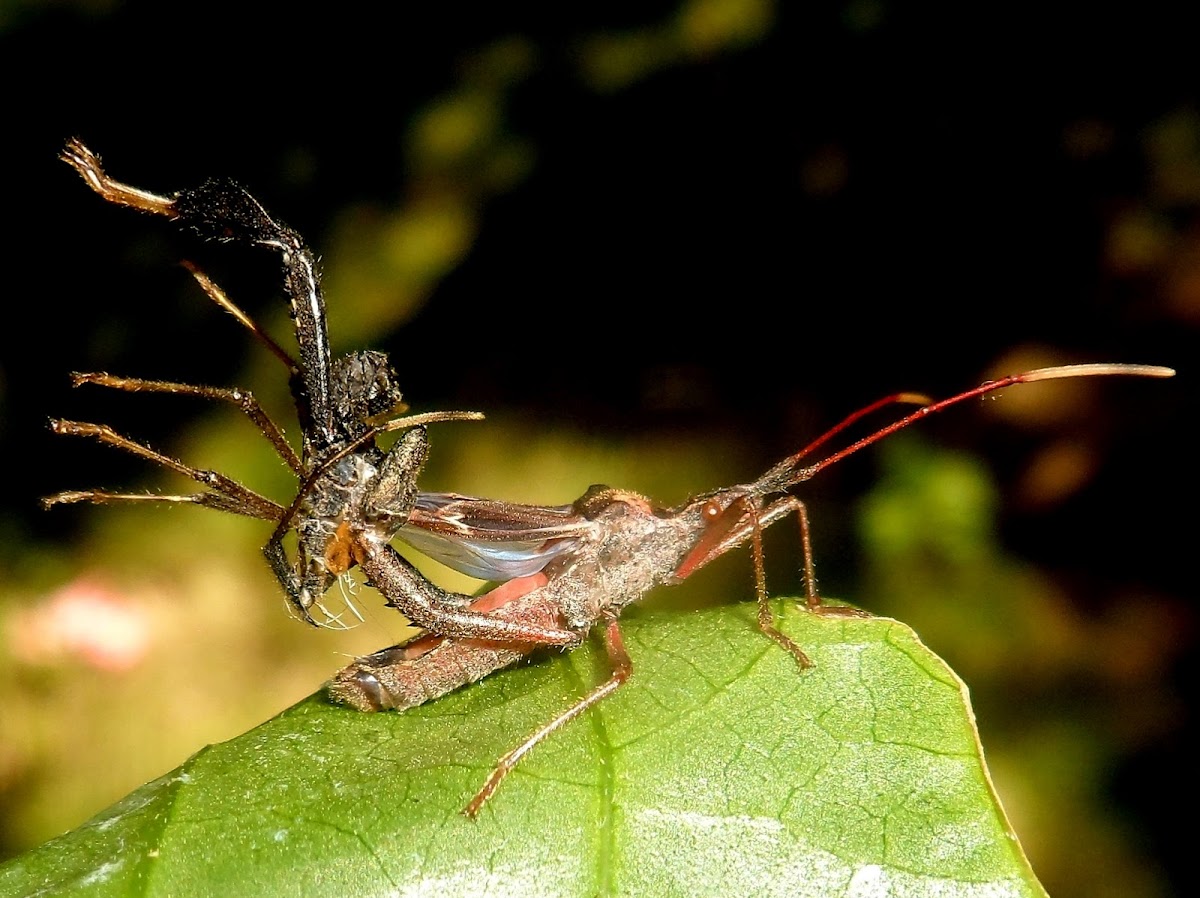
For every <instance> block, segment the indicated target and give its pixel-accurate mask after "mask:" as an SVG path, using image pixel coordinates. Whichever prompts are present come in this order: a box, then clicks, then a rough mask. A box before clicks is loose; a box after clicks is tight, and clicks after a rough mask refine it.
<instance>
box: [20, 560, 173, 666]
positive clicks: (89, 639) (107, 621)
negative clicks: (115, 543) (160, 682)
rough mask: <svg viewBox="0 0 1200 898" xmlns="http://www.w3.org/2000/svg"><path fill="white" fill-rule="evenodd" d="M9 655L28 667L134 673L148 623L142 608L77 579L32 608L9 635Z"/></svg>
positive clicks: (146, 644)
mask: <svg viewBox="0 0 1200 898" xmlns="http://www.w3.org/2000/svg"><path fill="white" fill-rule="evenodd" d="M9 642H10V644H11V647H12V652H13V655H14V656H16V657H17V658H18V659H19V660H21V661H24V662H25V663H27V664H55V663H59V662H61V661H63V660H67V659H78V660H82V661H84V662H85V663H87V664H88V665H90V666H91V667H94V668H96V669H98V670H105V671H112V672H121V671H127V670H130V669H132V668H134V667H136V666H137V665H138V664H139V663H140V662H141V660H142V659H143V658H144V657H145V656H146V653H147V652H148V651H149V648H150V620H149V618H148V617H147V615H146V613H145V611H144V610H143V609H142V608H141V606H140V605H139V604H138V603H137V602H135V601H133V600H131V599H129V598H126V597H125V596H123V595H121V594H120V593H118V592H116V591H114V590H112V589H109V588H107V587H105V586H102V585H101V584H99V583H97V582H95V581H93V580H90V579H88V578H86V577H81V578H79V579H78V580H75V581H74V582H73V583H68V584H67V585H66V586H64V587H63V588H62V589H60V590H59V591H58V592H56V593H54V594H53V595H51V596H50V597H49V598H47V599H45V600H43V601H42V602H40V603H39V604H38V605H36V606H35V607H33V608H29V609H27V610H25V611H24V612H22V613H19V614H18V615H17V616H16V618H15V620H14V621H13V625H12V626H11V627H10V629H9Z"/></svg>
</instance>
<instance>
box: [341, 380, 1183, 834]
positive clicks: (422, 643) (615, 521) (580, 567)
mask: <svg viewBox="0 0 1200 898" xmlns="http://www.w3.org/2000/svg"><path fill="white" fill-rule="evenodd" d="M1112 374H1123V375H1137V376H1147V377H1170V376H1172V375H1173V374H1174V372H1173V371H1172V370H1171V369H1169V368H1160V367H1157V366H1150V365H1116V364H1113V365H1107V364H1096V365H1072V366H1064V367H1057V368H1042V369H1039V370H1036V371H1029V372H1026V373H1024V374H1018V375H1012V376H1009V377H1004V378H1001V379H999V380H995V381H989V382H988V383H985V384H983V385H981V386H978V387H975V388H974V389H971V390H967V391H966V392H964V393H960V394H958V395H956V396H952V397H950V398H949V399H944V400H942V401H940V402H935V403H929V404H925V405H923V407H921V408H919V409H917V410H916V411H914V412H912V413H910V414H908V415H905V416H903V417H901V418H900V419H898V420H896V421H895V422H893V423H892V424H889V425H887V426H885V427H883V428H881V429H879V430H877V431H875V432H874V433H872V434H870V435H868V436H866V437H864V438H863V439H861V440H858V441H857V442H855V443H853V444H851V445H850V446H848V447H846V448H845V449H842V450H840V451H838V452H835V453H833V454H832V455H829V456H828V457H826V458H824V459H822V460H820V461H817V462H815V463H812V464H809V465H803V464H802V462H803V461H804V459H806V458H807V457H809V455H810V454H811V453H813V452H814V451H815V450H816V449H818V448H819V447H820V446H822V445H823V444H824V443H826V442H827V441H828V440H829V439H830V438H831V437H833V436H835V435H836V434H838V433H840V432H841V431H842V430H844V429H845V428H846V427H847V426H849V425H850V424H852V423H854V422H855V421H857V420H859V419H860V418H861V417H863V416H864V415H866V414H869V413H871V412H874V411H876V410H878V409H880V408H882V407H884V406H887V405H890V404H893V403H896V402H927V400H924V399H923V398H921V397H917V396H914V395H911V394H897V395H894V396H889V397H886V398H884V399H881V400H879V401H878V402H876V403H873V404H872V405H869V406H867V407H866V408H864V409H862V410H861V411H859V412H856V413H855V414H853V415H851V416H850V417H849V418H847V419H846V420H845V421H843V422H842V423H841V424H839V425H837V426H836V427H834V428H833V429H832V430H830V431H828V432H827V433H825V434H824V435H823V436H821V437H820V438H819V439H817V440H815V441H814V442H813V443H812V444H810V445H809V446H808V447H806V448H805V449H803V450H802V451H801V452H799V453H797V454H796V455H793V456H791V457H790V458H786V459H784V460H783V461H782V462H780V463H779V464H777V465H776V466H775V467H773V468H771V469H770V470H769V471H767V472H766V473H765V474H763V475H762V476H761V477H759V478H758V479H757V480H755V481H753V482H751V483H748V484H742V485H739V486H732V487H728V488H726V489H719V490H716V491H714V492H711V493H705V494H702V495H699V496H696V497H695V498H693V499H689V500H688V501H687V502H684V503H683V504H682V505H680V506H678V507H676V508H672V509H659V508H655V507H654V506H653V505H652V504H651V503H650V502H649V501H648V500H647V499H645V498H644V497H642V496H639V495H637V494H634V493H629V492H625V491H620V490H612V489H605V488H599V487H593V488H592V489H591V490H589V491H588V493H587V494H585V495H584V496H583V497H582V498H581V499H579V500H578V501H577V502H576V503H575V505H574V510H575V513H576V514H578V515H579V516H580V517H582V518H586V519H587V520H589V521H591V522H592V523H593V524H594V525H595V526H594V529H593V531H592V532H591V533H590V534H588V535H587V536H582V537H579V538H577V539H576V541H575V542H574V543H573V545H572V547H571V549H570V550H569V551H568V552H565V553H563V554H562V555H560V556H559V557H557V558H555V559H553V560H552V561H550V562H549V564H548V565H547V566H546V567H545V569H544V570H543V571H541V572H540V573H538V574H535V575H533V576H529V577H524V578H521V579H516V580H512V581H510V582H508V583H505V584H503V585H502V586H499V587H497V588H496V589H494V590H492V591H491V592H490V593H487V594H485V595H483V596H481V597H480V598H479V599H478V600H477V601H476V602H475V604H474V605H473V606H472V607H473V609H474V610H476V611H478V612H481V613H488V614H491V615H493V616H495V617H498V618H503V619H505V620H509V621H512V622H514V623H521V624H522V625H525V626H538V627H555V626H564V627H566V628H568V629H570V630H572V631H574V632H577V633H579V634H580V636H582V635H583V634H585V633H586V632H587V631H589V630H590V629H591V628H592V627H593V626H595V625H597V624H603V625H604V638H605V648H606V650H607V653H608V659H609V662H610V664H611V667H612V675H611V676H610V677H609V679H608V680H606V681H605V682H604V683H602V684H601V685H599V686H597V687H596V688H595V689H593V690H592V691H591V692H589V693H588V694H587V695H586V696H584V697H583V698H581V699H580V700H579V701H578V702H576V703H575V704H574V705H572V706H571V707H569V708H568V709H566V710H565V711H563V712H562V713H561V714H559V715H558V716H557V717H555V718H554V719H553V720H551V721H549V722H548V723H547V724H545V725H544V726H542V727H540V728H539V729H538V730H537V731H535V732H534V733H533V734H532V735H530V736H529V737H528V738H527V739H525V741H523V742H522V743H521V744H520V745H518V746H517V747H516V748H515V749H513V750H512V751H511V752H509V753H508V754H506V755H505V756H504V757H502V758H501V759H500V760H499V762H498V763H497V765H496V768H495V769H494V770H493V771H492V773H491V775H490V776H489V777H488V778H487V780H486V781H485V783H484V785H483V787H482V788H481V789H480V790H479V792H478V793H477V794H476V795H475V797H474V798H472V799H471V801H470V803H469V804H468V805H467V806H466V808H465V809H464V811H463V812H464V813H465V814H466V815H467V816H469V817H474V816H475V815H476V814H477V813H478V812H479V810H480V808H481V807H482V806H483V804H484V802H486V801H487V800H488V798H489V797H490V796H491V795H492V793H493V792H495V790H496V788H497V787H498V786H499V785H500V782H501V780H503V779H504V777H505V776H506V775H507V774H508V773H509V771H511V770H512V769H513V768H514V767H515V766H516V764H517V763H518V762H519V761H520V760H521V758H522V757H524V756H525V755H526V754H527V753H528V752H529V751H530V750H531V749H532V748H533V747H534V746H535V745H537V744H538V743H539V742H541V741H542V740H543V739H545V738H546V737H547V736H549V735H550V734H551V733H553V732H554V731H555V730H557V729H559V728H560V727H562V726H563V725H565V724H566V723H568V722H569V721H571V720H572V719H574V718H575V717H577V716H579V715H580V714H581V713H583V712H584V711H585V710H587V709H588V708H589V707H591V706H592V705H594V704H596V703H597V702H599V701H600V700H601V699H603V698H605V697H606V696H608V695H611V694H612V693H613V692H614V691H615V690H616V689H617V688H618V687H619V686H620V685H621V684H622V683H624V682H625V681H626V680H627V679H628V678H629V676H630V674H631V672H632V664H631V662H630V659H629V655H628V653H627V652H626V651H625V646H624V643H623V640H622V638H621V631H620V627H619V626H618V622H617V618H618V616H619V615H620V614H621V612H622V611H623V610H624V609H625V608H626V607H627V606H628V605H630V604H631V603H633V602H636V601H638V600H640V599H641V598H642V597H644V596H645V595H646V593H647V592H648V591H649V590H650V589H652V588H653V587H655V586H658V585H662V584H670V583H677V582H679V581H680V580H682V579H684V578H685V577H688V576H689V575H691V574H692V573H694V572H695V571H696V570H698V569H699V568H701V567H703V566H704V565H705V564H707V563H708V562H709V561H712V560H713V559H714V558H716V557H717V556H719V555H722V554H724V553H725V552H727V551H729V550H730V549H733V548H735V547H737V546H740V545H742V544H743V543H745V542H746V541H747V540H749V541H751V544H752V548H753V557H754V569H755V574H756V578H755V579H756V592H757V597H758V626H759V628H760V629H761V630H762V631H763V632H764V633H765V634H766V635H767V636H769V637H770V638H771V639H772V640H774V641H775V642H776V643H778V644H779V645H780V646H781V647H783V648H784V649H785V650H787V651H788V652H790V653H791V654H792V656H793V657H794V658H795V659H796V661H797V662H798V663H799V665H800V666H801V667H802V668H803V667H808V666H810V664H811V662H810V661H809V659H808V656H807V655H805V654H804V652H803V651H802V650H801V648H800V647H799V646H797V645H796V644H795V643H794V642H793V641H792V640H791V639H789V638H788V637H787V636H786V635H784V634H783V633H782V632H780V630H779V629H778V628H777V627H776V626H775V622H774V617H773V614H772V611H771V608H770V605H768V604H767V591H766V583H765V576H764V573H763V562H762V542H761V538H760V537H761V532H762V529H763V528H764V527H769V526H770V525H772V524H774V523H775V522H777V521H779V520H781V519H782V518H784V517H786V516H787V515H789V514H791V513H792V512H795V513H796V514H797V517H798V519H799V522H800V534H801V544H802V550H803V557H804V580H805V588H806V593H807V598H806V603H805V604H806V607H807V608H808V610H810V611H812V612H815V613H820V614H835V615H838V614H841V615H844V614H861V613H862V612H858V611H856V610H853V609H847V608H845V607H840V606H830V605H823V604H822V603H821V599H820V597H819V595H818V594H817V590H816V584H815V577H814V572H813V563H812V553H811V544H810V540H809V534H808V518H807V514H806V513H805V509H804V505H803V504H802V503H801V502H800V500H799V499H798V498H796V497H795V496H794V495H792V492H791V491H792V490H793V489H794V488H795V487H796V486H797V485H799V484H801V483H804V482H805V481H807V480H809V479H811V478H812V477H813V476H814V475H816V474H817V473H818V472H819V471H821V470H823V469H825V468H827V467H829V466H830V465H832V464H834V463H835V462H838V461H840V460H841V459H843V458H845V457H846V456H848V455H851V454H852V453H854V452H857V451H858V450H859V449H862V448H863V447H865V446H868V445H870V444H871V443H874V442H876V441H877V440H880V439H882V438H883V437H885V436H888V435H889V434H892V433H895V432H896V431H897V430H900V429H901V428H903V427H906V426H908V425H909V424H911V423H913V422H914V421H917V420H919V419H921V418H923V417H925V416H926V415H929V414H933V413H935V412H939V411H942V410H943V409H945V408H947V407H949V406H951V405H955V404H957V403H960V402H963V401H964V400H967V399H970V398H972V397H975V396H980V395H983V394H985V393H990V392H992V391H993V390H998V389H1000V388H1002V387H1006V386H1010V385H1013V384H1020V383H1030V382H1033V381H1039V380H1052V379H1057V378H1065V377H1089V376H1094V375H1112ZM532 648H533V647H532V646H528V645H514V644H509V645H503V644H496V643H486V642H480V641H477V640H472V639H460V638H443V637H440V636H426V637H421V638H418V639H416V640H413V641H410V642H408V643H405V644H402V645H398V646H394V647H392V648H388V649H384V650H382V651H379V652H376V653H374V654H372V655H367V656H366V657H363V658H359V659H358V660H356V661H355V662H353V663H352V664H350V665H349V666H348V667H346V668H345V669H344V670H342V671H341V672H340V673H339V674H338V675H337V676H336V677H334V679H333V680H332V681H331V683H330V684H329V686H328V690H329V693H330V695H331V696H332V697H333V698H334V699H335V700H337V701H339V702H342V703H344V704H347V705H350V706H352V707H354V708H357V709H358V710H361V711H382V710H387V709H396V710H404V709H405V708H411V707H414V706H416V705H419V704H422V703H424V702H427V701H429V700H430V699H434V698H437V697H439V696H442V695H445V694H446V693H448V692H451V691H452V690H454V689H457V688H458V687H460V686H463V685H466V684H468V683H472V682H475V681H477V680H480V679H482V678H483V677H485V676H487V675H488V674H490V673H492V672H493V671H496V670H499V669H500V668H503V667H507V666H508V665H510V664H513V663H515V662H516V661H518V660H520V659H521V658H523V657H525V656H526V655H528V654H529V653H530V651H532Z"/></svg>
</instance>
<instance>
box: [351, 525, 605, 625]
mask: <svg viewBox="0 0 1200 898" xmlns="http://www.w3.org/2000/svg"><path fill="white" fill-rule="evenodd" d="M358 564H359V567H361V568H362V570H363V573H365V574H366V575H367V577H368V578H369V582H370V583H371V585H373V586H374V587H375V588H376V589H378V590H379V591H380V592H382V593H383V594H384V596H386V597H387V603H388V605H389V606H391V607H393V608H396V609H397V610H399V611H400V613H401V614H403V615H404V616H405V617H407V618H408V619H409V620H410V621H412V623H413V624H414V625H416V626H418V627H421V628H422V629H425V630H431V631H433V632H435V633H438V634H441V635H443V636H453V637H458V638H463V639H484V640H487V641H489V642H515V643H523V644H529V645H561V646H573V645H578V644H579V642H580V640H581V638H582V637H581V636H580V635H579V634H578V633H576V632H575V631H574V630H567V629H563V628H560V627H543V626H537V625H534V624H526V623H520V622H518V621H511V620H503V619H501V618H498V617H492V616H490V615H489V614H487V613H484V612H481V611H472V610H471V609H470V608H469V607H464V606H465V605H466V604H467V603H469V602H470V599H469V598H468V597H467V596H459V595H457V594H456V593H451V592H447V591H446V590H444V589H440V588H439V587H437V586H434V585H433V584H432V583H430V582H429V581H428V580H426V579H425V578H424V577H423V576H421V574H420V573H418V572H417V569H416V568H414V567H413V566H412V565H411V564H410V563H409V562H408V561H406V560H405V559H404V557H403V556H401V555H400V553H399V552H397V551H396V550H395V549H393V548H392V547H391V546H390V545H387V544H386V543H382V544H380V543H368V544H366V545H364V546H363V547H362V557H361V558H359V559H358Z"/></svg>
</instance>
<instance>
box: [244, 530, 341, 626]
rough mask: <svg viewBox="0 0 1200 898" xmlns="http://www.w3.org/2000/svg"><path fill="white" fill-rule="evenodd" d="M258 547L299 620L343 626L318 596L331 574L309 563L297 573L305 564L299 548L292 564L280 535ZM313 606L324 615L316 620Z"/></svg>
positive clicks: (323, 593) (332, 577) (322, 591)
mask: <svg viewBox="0 0 1200 898" xmlns="http://www.w3.org/2000/svg"><path fill="white" fill-rule="evenodd" d="M262 551H263V555H265V556H266V558H267V563H268V564H270V565H271V570H272V571H273V572H274V574H275V579H276V580H278V581H279V585H280V586H282V587H283V592H284V595H285V596H286V597H287V601H288V604H289V605H290V606H291V609H292V610H293V611H294V612H295V615H296V616H297V617H299V618H300V620H302V621H304V623H306V624H309V625H311V626H313V627H328V628H331V629H346V627H345V626H344V625H343V626H339V624H340V623H341V622H340V621H339V619H338V616H337V615H335V614H333V613H331V612H330V611H329V610H328V609H327V608H326V607H325V606H324V605H323V604H322V603H321V597H322V596H323V595H325V591H326V590H327V589H328V588H329V587H330V586H331V585H332V584H333V581H334V576H333V574H331V573H330V572H329V571H327V570H325V569H323V568H317V566H315V565H309V566H308V567H309V570H307V571H305V573H304V575H303V576H301V574H300V571H301V570H303V569H304V568H305V565H304V558H303V550H301V555H300V559H299V561H298V562H297V565H296V566H295V567H293V566H292V563H291V561H289V560H288V557H287V552H285V551H284V548H283V539H282V536H281V535H278V534H277V535H275V536H272V537H271V540H270V541H269V542H268V543H267V544H266V545H265V546H263V550H262ZM313 608H316V609H317V610H318V611H319V612H321V613H322V614H323V615H324V616H325V620H324V621H318V620H316V619H315V618H314V617H313V615H312V610H311V609H313Z"/></svg>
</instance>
